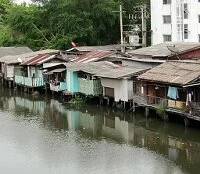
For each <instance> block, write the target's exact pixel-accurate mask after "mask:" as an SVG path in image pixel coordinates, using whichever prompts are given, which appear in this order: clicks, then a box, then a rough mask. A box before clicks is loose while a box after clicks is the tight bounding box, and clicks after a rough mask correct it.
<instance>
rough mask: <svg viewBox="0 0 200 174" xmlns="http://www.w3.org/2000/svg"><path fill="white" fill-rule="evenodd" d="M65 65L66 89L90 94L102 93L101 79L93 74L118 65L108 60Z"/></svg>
mask: <svg viewBox="0 0 200 174" xmlns="http://www.w3.org/2000/svg"><path fill="white" fill-rule="evenodd" d="M65 65H66V68H67V91H68V92H70V93H82V94H85V95H92V96H98V95H102V93H103V88H102V85H101V81H100V79H99V78H97V77H96V76H95V74H97V73H98V72H101V71H107V70H108V69H110V68H116V67H118V66H117V65H114V64H113V63H110V62H90V63H67V64H65Z"/></svg>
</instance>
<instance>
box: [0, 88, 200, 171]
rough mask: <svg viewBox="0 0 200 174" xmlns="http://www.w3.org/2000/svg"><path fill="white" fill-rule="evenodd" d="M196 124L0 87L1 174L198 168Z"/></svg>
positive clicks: (199, 139) (199, 150)
mask: <svg viewBox="0 0 200 174" xmlns="http://www.w3.org/2000/svg"><path fill="white" fill-rule="evenodd" d="M199 135H200V129H185V128H184V126H183V125H182V124H178V123H164V122H162V121H160V120H159V119H154V118H149V119H146V118H145V116H143V112H138V113H137V114H135V115H133V114H132V113H127V112H119V111H117V110H114V109H112V108H110V109H108V108H105V107H100V106H84V107H82V108H76V109H75V108H72V107H70V106H68V105H67V104H66V103H65V102H63V101H62V100H60V98H59V97H58V98H57V99H55V98H54V99H53V98H52V97H46V96H39V97H35V96H32V95H28V94H26V93H24V92H21V91H13V90H6V89H4V88H2V87H0V156H1V157H0V171H1V173H4V174H36V173H41V174H66V173H67V174H76V173H78V174H79V173H81V174H82V173H83V174H90V173H91V174H94V173H95V174H102V173H103V174H104V173H106V174H113V173H114V174H131V173H134V174H169V173H170V174H182V173H191V174H195V173H199V172H200V136H199Z"/></svg>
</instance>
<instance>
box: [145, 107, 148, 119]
mask: <svg viewBox="0 0 200 174" xmlns="http://www.w3.org/2000/svg"><path fill="white" fill-rule="evenodd" d="M145 116H146V117H148V116H149V108H148V107H145Z"/></svg>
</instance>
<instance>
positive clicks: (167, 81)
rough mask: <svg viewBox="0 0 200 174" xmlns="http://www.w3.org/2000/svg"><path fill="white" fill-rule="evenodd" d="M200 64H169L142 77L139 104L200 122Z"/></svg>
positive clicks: (156, 68)
mask: <svg viewBox="0 0 200 174" xmlns="http://www.w3.org/2000/svg"><path fill="white" fill-rule="evenodd" d="M199 77H200V62H199V61H189V60H188V61H186V60H185V61H168V62H166V63H163V64H161V65H159V66H157V67H155V68H153V69H151V70H149V71H147V72H146V73H144V74H142V75H140V76H139V77H138V80H139V81H138V85H137V94H138V96H139V98H140V100H137V103H138V104H139V105H144V106H150V107H154V108H163V109H165V110H166V111H169V112H174V113H181V114H182V115H186V116H187V117H192V118H193V119H196V120H200V117H199V113H200V92H199V91H200V80H199V79H200V78H199Z"/></svg>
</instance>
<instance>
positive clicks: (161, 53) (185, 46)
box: [127, 42, 200, 57]
mask: <svg viewBox="0 0 200 174" xmlns="http://www.w3.org/2000/svg"><path fill="white" fill-rule="evenodd" d="M196 49H200V43H199V42H165V43H161V44H157V45H153V46H150V47H146V48H140V49H136V50H131V51H128V52H127V53H128V54H130V55H135V56H136V55H141V56H142V55H143V56H150V57H168V56H171V55H173V51H174V52H177V53H179V54H180V53H184V52H187V51H191V50H196Z"/></svg>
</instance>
